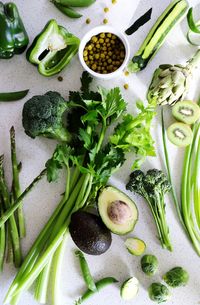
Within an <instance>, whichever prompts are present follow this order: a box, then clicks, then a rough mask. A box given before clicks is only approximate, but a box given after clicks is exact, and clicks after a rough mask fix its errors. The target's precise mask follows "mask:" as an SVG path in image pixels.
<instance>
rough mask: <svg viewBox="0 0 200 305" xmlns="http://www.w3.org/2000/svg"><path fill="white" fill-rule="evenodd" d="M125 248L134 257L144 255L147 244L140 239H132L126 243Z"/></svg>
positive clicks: (128, 239)
mask: <svg viewBox="0 0 200 305" xmlns="http://www.w3.org/2000/svg"><path fill="white" fill-rule="evenodd" d="M125 246H126V248H127V250H128V252H129V253H131V254H132V255H136V256H139V255H142V254H143V253H144V251H145V249H146V245H145V242H144V241H143V240H141V239H139V238H134V237H130V238H127V240H126V241H125Z"/></svg>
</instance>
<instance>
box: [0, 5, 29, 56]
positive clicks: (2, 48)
mask: <svg viewBox="0 0 200 305" xmlns="http://www.w3.org/2000/svg"><path fill="white" fill-rule="evenodd" d="M28 43H29V39H28V35H27V33H26V30H25V28H24V24H23V22H22V19H21V17H20V15H19V11H18V9H17V6H16V5H15V3H12V2H9V3H6V4H3V3H2V2H1V1H0V58H4V59H8V58H11V57H12V56H13V55H14V54H21V53H22V52H24V50H25V49H26V47H27V45H28Z"/></svg>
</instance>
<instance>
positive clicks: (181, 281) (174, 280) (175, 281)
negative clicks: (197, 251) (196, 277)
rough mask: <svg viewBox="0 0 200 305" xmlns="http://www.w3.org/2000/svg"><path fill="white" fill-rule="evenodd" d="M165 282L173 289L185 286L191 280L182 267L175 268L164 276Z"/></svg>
mask: <svg viewBox="0 0 200 305" xmlns="http://www.w3.org/2000/svg"><path fill="white" fill-rule="evenodd" d="M163 280H164V281H165V282H166V283H167V285H169V286H171V287H173V288H175V287H179V286H185V285H186V284H187V282H188V280H189V274H188V273H187V271H186V270H184V269H183V268H182V267H175V268H173V269H171V270H169V271H168V272H167V273H166V274H165V275H164V276H163Z"/></svg>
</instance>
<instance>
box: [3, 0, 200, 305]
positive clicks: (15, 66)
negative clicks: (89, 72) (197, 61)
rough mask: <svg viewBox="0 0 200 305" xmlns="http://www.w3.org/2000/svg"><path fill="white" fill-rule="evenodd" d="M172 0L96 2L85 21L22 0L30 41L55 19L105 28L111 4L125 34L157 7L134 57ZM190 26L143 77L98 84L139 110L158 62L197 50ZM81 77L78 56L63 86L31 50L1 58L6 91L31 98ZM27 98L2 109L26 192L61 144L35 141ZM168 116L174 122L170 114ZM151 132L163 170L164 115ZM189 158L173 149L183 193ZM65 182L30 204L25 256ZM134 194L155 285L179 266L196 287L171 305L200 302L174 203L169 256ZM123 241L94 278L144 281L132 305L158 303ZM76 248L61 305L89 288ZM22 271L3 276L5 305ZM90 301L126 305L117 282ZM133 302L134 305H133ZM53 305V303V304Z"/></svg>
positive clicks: (199, 277)
mask: <svg viewBox="0 0 200 305" xmlns="http://www.w3.org/2000/svg"><path fill="white" fill-rule="evenodd" d="M169 2H170V1H169V0H162V1H158V0H134V1H133V0H118V1H117V4H116V5H112V4H111V0H97V1H96V4H94V5H93V6H91V7H90V8H88V9H84V10H83V14H84V17H83V18H81V19H80V20H71V19H69V18H67V17H66V16H64V15H62V14H61V13H60V12H59V11H58V10H56V9H55V7H54V6H53V5H52V4H51V3H50V1H48V0H34V1H26V0H15V3H16V4H17V5H18V8H19V10H20V13H21V15H22V17H23V20H24V23H25V26H26V28H27V31H28V34H29V37H30V41H32V40H33V38H34V37H35V36H36V34H37V33H39V32H40V31H41V29H42V28H43V27H44V25H45V24H46V22H47V21H48V20H49V19H51V18H55V19H56V20H57V21H58V22H59V23H60V24H61V25H63V26H65V27H66V28H67V29H68V30H69V31H71V32H72V33H74V34H76V35H78V36H79V37H80V38H81V37H82V36H83V35H84V34H85V33H86V32H87V31H88V30H89V29H91V28H92V27H94V26H97V25H100V24H102V20H103V19H104V18H105V17H104V12H103V8H104V7H105V6H108V7H110V12H109V13H108V14H107V18H108V19H109V24H111V25H113V26H116V27H117V28H118V29H120V30H124V29H126V28H127V26H128V25H129V24H130V20H131V19H132V18H133V14H134V12H136V11H137V12H138V14H140V15H141V14H142V13H144V12H145V11H146V10H147V9H148V8H150V7H153V14H152V20H151V21H150V22H149V23H147V24H146V25H144V26H143V27H142V28H140V29H139V30H138V31H137V32H136V33H135V34H134V35H132V36H130V37H129V41H130V44H131V55H133V54H134V52H135V51H136V50H137V48H138V46H139V44H141V42H142V41H143V39H144V37H145V36H146V34H147V32H148V30H149V29H150V27H151V25H152V24H153V22H154V21H155V19H156V17H157V16H158V15H159V14H160V13H161V11H163V9H164V8H165V7H166V6H167V5H168V3H169ZM198 3H199V1H198V0H191V1H190V4H191V5H192V6H194V5H196V4H198ZM138 14H137V13H136V15H135V16H134V18H136V17H138ZM87 17H90V19H91V24H90V25H86V24H85V19H86V18H87ZM185 29H186V24H185V21H184V22H182V24H181V25H180V26H178V27H177V28H176V29H175V30H174V31H173V33H171V34H170V36H169V37H168V39H167V41H166V43H165V44H164V46H163V47H162V48H161V50H160V51H159V53H158V54H157V56H156V57H155V59H154V60H153V61H152V62H151V63H150V64H149V65H148V68H147V69H145V70H144V71H143V72H141V73H139V74H135V75H131V76H129V77H125V76H124V75H121V77H119V78H118V79H115V80H111V81H109V82H108V81H107V82H104V81H101V82H100V81H98V84H101V85H103V86H107V87H113V86H120V87H121V88H122V92H123V94H124V97H125V98H126V100H127V101H128V102H129V111H130V112H133V111H134V109H135V108H134V105H135V101H136V99H138V98H141V99H144V98H145V93H146V89H147V86H148V84H149V82H150V79H151V76H152V73H153V71H154V69H155V68H156V67H157V66H158V65H159V64H161V63H179V62H180V63H181V62H183V63H184V62H185V61H186V59H187V58H189V57H190V56H192V54H193V53H194V52H195V49H194V48H192V47H190V46H189V45H188V44H187V41H186V39H185V37H184V32H185ZM0 30H1V29H0ZM81 73H82V68H81V65H80V63H79V61H78V58H76V59H74V60H73V62H72V63H71V64H70V65H69V67H68V68H67V69H65V70H64V71H63V72H62V73H61V74H60V75H61V76H62V77H63V82H58V80H57V76H55V77H51V78H45V77H43V76H41V75H40V74H39V73H38V72H37V69H36V68H35V67H34V66H32V65H31V64H30V63H28V62H27V61H26V58H25V53H23V54H22V55H20V56H15V57H14V58H12V59H11V60H0V92H1V91H15V90H21V89H26V88H30V93H29V95H28V98H30V97H31V96H33V95H35V94H43V93H45V92H46V91H48V90H56V91H59V92H60V93H61V94H62V95H63V96H66V97H67V95H68V91H69V90H74V89H79V86H80V83H79V77H80V75H81ZM195 81H196V79H195ZM124 83H128V84H129V90H127V91H125V90H124V89H123V84H124ZM198 89H199V88H197V92H195V91H194V90H192V91H191V93H190V97H191V98H193V97H194V96H195V97H197V96H198V95H199V94H200V92H199V91H198ZM26 99H27V98H25V99H24V100H22V101H19V102H15V103H10V104H6V103H1V104H0V154H2V153H4V154H5V156H6V159H5V161H6V175H7V178H8V179H9V178H11V177H10V176H9V173H10V171H9V166H10V160H9V153H8V152H9V129H10V127H11V126H12V125H14V126H15V129H16V138H17V151H18V157H19V158H20V160H22V162H23V170H22V173H21V183H22V186H23V188H25V187H26V186H27V185H28V184H29V183H30V182H31V181H32V179H33V178H34V177H35V176H36V175H37V174H38V173H39V171H40V170H41V169H42V168H43V166H44V163H45V161H46V160H47V159H48V158H49V156H51V153H52V151H53V149H54V147H55V142H54V141H51V140H48V139H43V138H40V139H39V138H38V139H36V140H32V139H30V138H29V137H27V136H26V135H25V133H24V131H23V128H22V123H21V111H22V107H23V104H24V102H25V100H26ZM168 119H169V120H171V118H170V116H169V118H168ZM169 120H167V121H169ZM152 130H153V133H154V138H155V140H156V149H157V157H156V158H148V159H147V161H146V163H145V164H144V168H150V167H154V166H155V167H157V168H162V166H163V162H162V158H163V154H162V145H161V139H160V134H161V129H160V119H159V116H158V118H157V119H156V120H155V121H154V124H153V127H152ZM182 153H183V151H182V150H181V149H179V150H178V149H176V148H175V147H174V146H172V145H170V160H171V163H172V168H173V176H174V179H175V181H176V183H177V189H179V185H180V168H181V164H182V163H181V162H182V155H183V154H182ZM130 164H131V163H130V161H127V163H126V164H125V166H124V167H123V169H122V170H121V171H120V172H118V174H117V175H116V176H115V177H114V178H112V180H111V183H113V184H114V185H116V186H118V187H119V188H121V189H122V190H124V182H125V181H127V178H128V175H129V174H130ZM9 180H10V179H9ZM63 184H64V183H63ZM63 184H62V183H61V181H60V182H59V183H54V184H51V185H50V184H48V183H47V182H46V181H45V179H44V180H43V181H42V182H40V183H39V184H38V185H37V187H36V188H35V189H34V190H33V191H32V192H31V194H30V195H29V196H28V197H27V198H26V200H24V210H25V215H26V227H27V237H26V238H25V239H24V240H23V241H22V246H23V254H24V255H25V254H26V253H27V251H28V249H29V248H30V246H31V245H32V243H33V241H34V240H35V238H36V237H37V235H38V233H39V232H40V230H41V228H42V227H43V225H44V223H45V222H46V221H47V220H48V218H49V216H50V215H51V213H52V211H53V210H54V208H55V206H56V203H57V201H58V198H59V194H60V193H62V190H63ZM129 195H130V196H132V198H134V200H135V202H136V204H137V207H138V209H139V214H140V217H139V221H138V223H137V225H136V227H135V230H134V232H133V234H132V235H135V236H138V237H140V238H142V239H143V240H144V241H145V242H146V244H147V252H148V253H154V254H155V255H156V256H157V257H158V259H159V273H158V275H156V276H155V277H154V278H153V281H157V280H158V281H159V280H160V279H161V278H160V276H161V275H162V274H163V273H164V272H166V271H168V270H169V269H170V268H172V267H174V266H177V265H180V266H183V267H185V268H186V269H187V270H188V271H189V274H190V282H189V284H188V285H187V287H185V288H177V289H174V290H173V291H172V297H171V300H170V301H169V302H168V303H167V304H173V305H189V304H190V305H198V304H200V289H199V285H200V272H199V270H200V258H199V257H197V255H196V254H195V252H194V250H193V248H192V246H191V245H190V243H189V241H188V240H187V238H186V237H185V235H184V233H183V231H182V229H181V226H180V224H179V222H178V220H177V217H176V212H175V209H174V207H173V203H172V201H171V198H168V199H167V202H166V203H167V204H166V211H167V220H168V223H169V227H170V233H171V240H172V243H173V246H174V251H173V252H172V253H169V252H168V251H166V250H163V249H162V248H161V247H160V244H159V242H158V240H157V239H156V230H155V226H154V222H153V220H152V216H151V214H150V211H149V209H148V207H147V205H146V203H145V202H144V201H143V200H141V198H139V197H136V196H133V195H131V194H129ZM124 239H125V238H122V237H119V236H114V235H113V243H112V246H111V248H110V249H109V251H108V252H106V253H105V254H104V255H102V256H100V257H95V256H87V260H88V263H89V265H90V267H91V271H92V274H93V275H94V277H95V279H99V278H101V277H105V276H115V277H116V278H117V279H119V281H120V282H122V281H123V280H125V279H127V278H128V277H130V276H133V275H134V276H136V277H137V278H138V279H139V281H140V284H141V287H140V291H139V294H138V296H137V297H136V299H135V300H133V301H132V302H130V304H139V305H147V304H148V305H150V304H153V303H152V302H151V301H150V300H149V298H148V295H147V291H146V290H147V287H148V285H149V284H150V283H151V281H152V280H151V279H149V278H147V277H145V275H143V274H142V272H141V270H140V258H137V257H133V256H131V255H130V254H129V253H128V252H127V251H126V249H125V247H124V245H123V241H124ZM74 248H75V246H74V244H73V242H72V241H71V240H70V241H69V242H68V245H67V248H66V254H65V259H64V262H63V269H62V270H63V272H62V278H61V281H60V283H61V285H60V304H57V305H70V304H73V300H75V299H76V298H77V297H78V296H79V295H80V294H81V293H82V292H83V291H84V289H85V288H84V287H85V286H84V283H83V280H82V278H81V276H80V271H79V266H78V263H77V260H76V259H75V258H74V255H73V251H72V250H73V249H74ZM15 273H16V270H15V269H14V267H12V266H10V265H7V266H6V267H5V269H4V272H3V274H1V275H0V304H3V298H4V296H5V294H6V291H7V289H8V287H9V284H10V283H11V281H12V279H13V277H14V275H15ZM35 304H38V303H37V302H36V301H34V299H33V295H32V292H28V293H26V294H24V295H23V297H22V298H21V300H20V302H19V305H35ZM85 304H86V305H89V304H90V305H102V304H104V305H111V304H115V305H122V304H125V302H124V301H123V300H121V299H120V297H119V289H118V286H117V285H116V286H112V287H111V286H110V287H108V288H106V289H105V290H104V291H102V292H101V293H100V294H99V295H96V296H94V297H93V298H91V299H90V300H89V301H88V302H86V303H85ZM127 304H129V303H128V302H127ZM48 305H50V302H49V303H48Z"/></svg>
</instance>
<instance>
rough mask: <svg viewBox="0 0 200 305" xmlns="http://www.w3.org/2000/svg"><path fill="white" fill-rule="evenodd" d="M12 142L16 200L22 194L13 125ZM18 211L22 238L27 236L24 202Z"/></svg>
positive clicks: (14, 194) (11, 130)
mask: <svg viewBox="0 0 200 305" xmlns="http://www.w3.org/2000/svg"><path fill="white" fill-rule="evenodd" d="M10 144H11V161H12V174H13V186H12V187H13V196H14V200H15V201H16V200H17V199H18V198H19V197H20V195H21V189H20V182H19V167H18V162H17V155H16V143H15V129H14V127H13V126H12V127H11V129H10ZM17 213H18V225H19V236H20V238H23V237H25V235H26V229H25V219H24V213H23V207H22V202H21V204H20V206H19V208H18V210H17Z"/></svg>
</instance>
